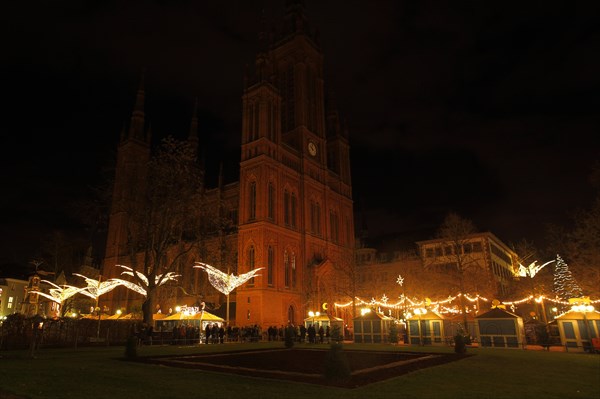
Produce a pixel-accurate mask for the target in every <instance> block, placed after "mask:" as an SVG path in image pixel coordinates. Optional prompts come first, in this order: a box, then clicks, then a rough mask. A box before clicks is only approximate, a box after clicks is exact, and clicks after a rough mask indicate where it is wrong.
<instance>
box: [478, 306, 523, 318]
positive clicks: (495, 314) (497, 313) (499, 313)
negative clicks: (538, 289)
mask: <svg viewBox="0 0 600 399" xmlns="http://www.w3.org/2000/svg"><path fill="white" fill-rule="evenodd" d="M520 317H521V316H519V315H516V314H514V313H511V312H509V311H507V310H504V309H501V308H494V309H492V310H488V311H487V312H485V313H482V314H480V315H479V316H475V318H476V319H518V318H520Z"/></svg>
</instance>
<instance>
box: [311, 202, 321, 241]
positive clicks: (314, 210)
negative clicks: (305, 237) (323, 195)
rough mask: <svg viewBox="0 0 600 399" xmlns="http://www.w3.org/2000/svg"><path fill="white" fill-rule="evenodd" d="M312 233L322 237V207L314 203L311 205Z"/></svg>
mask: <svg viewBox="0 0 600 399" xmlns="http://www.w3.org/2000/svg"><path fill="white" fill-rule="evenodd" d="M310 231H311V233H313V234H315V235H321V207H320V206H319V203H318V202H314V201H311V203H310Z"/></svg>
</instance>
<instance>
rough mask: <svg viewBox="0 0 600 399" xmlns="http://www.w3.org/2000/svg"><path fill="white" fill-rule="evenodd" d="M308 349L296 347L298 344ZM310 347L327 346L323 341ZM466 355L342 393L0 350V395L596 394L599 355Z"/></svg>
mask: <svg viewBox="0 0 600 399" xmlns="http://www.w3.org/2000/svg"><path fill="white" fill-rule="evenodd" d="M305 346H306V347H308V345H298V346H297V347H305ZM272 347H278V348H279V347H283V343H258V344H256V343H253V344H226V345H200V346H194V347H177V346H152V347H142V348H140V349H139V351H138V354H139V355H140V356H163V355H172V356H181V355H188V354H195V353H210V352H220V351H226V350H242V349H243V350H252V349H264V348H272ZM310 347H322V348H327V347H328V346H327V345H311V346H310ZM345 349H346V350H358V349H370V350H385V351H398V350H400V351H422V352H430V353H451V352H452V348H450V347H411V346H392V345H366V344H363V345H358V344H349V345H346V346H345ZM467 353H468V354H473V355H474V356H470V357H467V358H465V359H463V360H460V361H457V362H451V363H447V364H443V365H440V366H436V367H431V368H428V369H423V370H419V371H416V372H413V373H410V374H406V375H403V376H400V377H397V378H394V379H391V380H387V381H383V382H379V383H376V384H371V385H367V386H364V387H361V388H357V389H352V390H347V389H341V388H330V387H322V386H317V385H311V384H299V383H292V382H288V381H279V380H269V379H264V378H251V377H245V376H238V375H229V374H221V373H213V372H206V371H201V370H188V369H180V368H171V367H166V366H159V365H150V364H143V363H138V362H127V361H124V360H123V356H124V347H108V348H107V347H102V348H78V349H46V348H42V349H41V350H40V351H39V352H38V353H37V354H36V358H35V359H31V358H30V357H29V353H28V352H27V351H9V352H0V356H2V357H1V358H0V397H2V394H1V392H12V393H15V394H19V395H23V396H25V397H29V398H31V399H36V398H85V399H94V398H115V399H116V398H122V397H144V398H145V399H154V398H166V397H168V398H173V399H177V398H182V399H183V398H186V399H189V398H190V397H209V396H213V395H214V396H218V397H219V398H229V397H231V398H240V397H243V398H245V399H246V398H249V399H251V398H282V397H289V398H297V397H306V396H308V395H315V396H316V397H319V398H336V399H339V398H340V397H341V396H342V395H343V397H344V399H352V398H357V399H358V398H361V399H364V398H365V397H368V398H386V399H389V398H390V397H403V398H456V397H461V398H487V397H489V398H495V399H501V398H511V399H514V398H515V397H519V398H536V399H538V398H540V397H543V398H545V399H548V398H561V399H564V398H599V397H600V383H599V381H598V376H600V356H598V355H590V354H582V353H564V352H545V351H525V350H506V349H476V348H469V350H468V352H467Z"/></svg>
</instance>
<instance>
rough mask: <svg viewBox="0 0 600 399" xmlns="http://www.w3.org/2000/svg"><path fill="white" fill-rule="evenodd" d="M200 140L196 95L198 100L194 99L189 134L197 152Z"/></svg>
mask: <svg viewBox="0 0 600 399" xmlns="http://www.w3.org/2000/svg"><path fill="white" fill-rule="evenodd" d="M198 141H199V140H198V97H196V100H195V101H194V110H193V111H192V121H191V123H190V133H189V135H188V142H189V143H190V145H191V146H192V148H193V149H194V151H195V153H196V154H198Z"/></svg>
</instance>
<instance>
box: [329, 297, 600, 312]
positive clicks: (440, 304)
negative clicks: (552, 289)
mask: <svg viewBox="0 0 600 399" xmlns="http://www.w3.org/2000/svg"><path fill="white" fill-rule="evenodd" d="M461 296H463V297H465V298H466V299H467V300H468V301H469V302H471V303H474V302H477V301H479V300H481V301H484V302H489V299H488V298H485V297H482V296H479V295H475V296H470V295H468V294H464V295H463V294H460V293H458V294H457V295H455V296H449V297H448V298H446V299H443V300H440V301H431V302H430V303H429V305H427V304H426V302H427V301H426V300H421V301H418V300H412V299H410V298H408V297H405V296H402V297H401V299H400V300H399V301H398V302H396V303H386V301H384V300H383V299H384V298H387V297H386V296H385V294H384V295H383V297H382V301H377V300H375V298H371V300H370V301H365V300H363V299H361V298H359V297H356V298H355V301H354V304H355V306H358V307H360V306H365V307H370V308H375V307H381V308H387V309H399V308H401V307H402V308H403V309H404V310H405V311H410V312H413V313H414V309H420V308H424V307H426V306H429V307H430V308H431V309H432V310H433V311H434V312H436V313H440V314H446V313H451V314H458V313H461V311H460V310H458V309H456V308H452V307H449V306H444V305H447V304H449V303H451V302H453V301H455V300H456V299H457V298H459V297H461ZM532 300H533V301H535V302H537V303H541V302H542V301H545V300H546V301H550V302H552V303H554V304H559V305H571V303H570V302H568V301H563V300H561V299H558V298H551V297H547V296H544V295H538V296H537V297H535V296H533V295H529V296H526V297H524V298H521V299H519V300H515V301H502V302H500V301H498V302H497V303H498V305H505V306H508V307H510V308H511V310H512V311H513V312H514V311H515V309H516V305H520V304H523V303H526V302H530V301H532ZM588 302H589V303H590V304H596V303H600V299H595V300H588ZM351 305H352V301H349V302H346V303H334V306H335V307H336V308H347V307H348V306H351ZM472 312H477V309H473V310H471V309H467V313H472ZM563 314H564V313H563ZM555 317H559V316H555Z"/></svg>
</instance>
